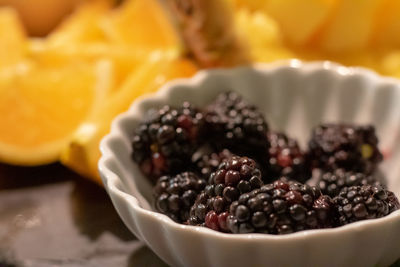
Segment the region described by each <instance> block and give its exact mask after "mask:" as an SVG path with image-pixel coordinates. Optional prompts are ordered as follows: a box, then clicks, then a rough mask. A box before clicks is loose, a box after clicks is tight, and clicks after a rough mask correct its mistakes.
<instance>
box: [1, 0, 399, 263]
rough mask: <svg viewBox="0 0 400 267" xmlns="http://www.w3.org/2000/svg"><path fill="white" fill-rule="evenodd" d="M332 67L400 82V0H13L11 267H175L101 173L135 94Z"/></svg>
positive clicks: (4, 189)
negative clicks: (256, 72) (263, 65)
mask: <svg viewBox="0 0 400 267" xmlns="http://www.w3.org/2000/svg"><path fill="white" fill-rule="evenodd" d="M293 58H296V59H301V60H306V61H312V60H331V61H335V62H338V63H340V64H343V65H346V66H361V67H366V68H369V69H372V70H374V71H376V72H378V73H380V74H383V75H387V76H392V77H394V78H399V77H400V1H398V0H352V1H346V0H284V1H283V0H247V1H246V0H187V1H182V0H125V1H117V0H57V1H54V0H0V114H1V116H0V162H1V163H0V267H3V266H163V263H162V262H161V261H160V260H159V259H158V258H157V256H156V255H154V254H153V253H152V252H151V251H150V250H149V249H147V248H146V247H144V246H143V245H142V243H140V242H139V241H137V240H136V239H135V237H133V236H132V234H130V232H129V231H128V230H127V229H126V228H125V227H124V225H123V224H122V222H121V221H120V219H119V218H118V215H117V214H116V213H115V211H114V209H113V207H112V205H111V203H110V201H109V199H108V197H107V195H106V193H105V192H104V190H103V188H102V185H101V180H100V178H99V175H98V172H97V161H98V159H99V157H100V151H99V149H98V145H99V142H100V140H101V138H102V137H103V136H104V135H105V134H106V133H107V132H108V131H109V126H110V123H111V121H112V119H113V118H114V117H115V116H116V115H118V114H119V113H121V112H123V111H125V110H126V109H127V108H128V107H129V105H130V104H131V103H132V101H134V99H135V98H137V97H138V96H140V95H142V94H146V93H151V92H154V91H156V90H157V89H158V88H159V87H160V86H162V85H163V84H164V83H165V82H167V81H168V80H171V79H174V78H179V77H190V76H192V75H193V74H194V73H195V72H196V71H198V70H199V69H204V68H216V67H235V66H239V65H249V64H252V63H254V62H273V61H276V60H289V59H293Z"/></svg>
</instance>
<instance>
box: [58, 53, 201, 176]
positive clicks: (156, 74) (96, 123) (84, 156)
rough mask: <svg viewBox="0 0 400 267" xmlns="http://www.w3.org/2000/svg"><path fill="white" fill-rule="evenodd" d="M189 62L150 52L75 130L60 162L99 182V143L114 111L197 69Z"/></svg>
mask: <svg viewBox="0 0 400 267" xmlns="http://www.w3.org/2000/svg"><path fill="white" fill-rule="evenodd" d="M196 70H197V69H196V67H195V66H194V65H193V63H192V62H190V61H188V60H184V59H176V57H171V56H168V55H165V54H163V53H159V52H156V53H153V54H152V55H150V57H149V60H148V61H146V62H143V64H142V65H141V67H140V68H138V69H137V70H136V71H134V72H133V73H132V75H130V76H129V77H128V79H127V80H126V81H125V83H124V84H123V85H122V87H121V88H120V89H119V90H117V92H116V93H115V95H114V96H113V97H112V98H110V99H109V101H107V102H106V103H105V105H104V106H103V107H102V108H101V109H99V112H97V113H96V114H95V115H94V116H92V117H91V118H90V119H88V120H87V121H86V122H85V123H83V124H82V125H81V127H80V128H79V129H78V130H77V131H76V132H75V134H74V138H73V140H72V141H71V142H70V143H69V145H68V146H67V147H66V149H65V150H64V152H63V153H62V156H61V162H62V163H63V164H65V165H66V166H68V167H70V168H72V169H73V170H75V171H77V172H78V173H80V174H82V175H84V176H86V177H89V178H91V179H93V180H94V181H96V182H98V183H101V180H100V178H99V174H98V171H97V162H98V160H99V158H100V150H99V143H100V140H101V138H103V136H104V135H106V134H107V133H108V132H109V130H110V124H111V121H112V120H113V119H114V117H115V116H116V115H118V114H119V113H121V112H123V111H125V110H127V109H128V108H129V106H130V105H131V103H132V101H133V100H135V99H136V98H137V97H138V96H141V95H143V94H146V93H151V92H155V91H156V90H157V89H158V88H159V87H160V86H161V85H163V84H164V83H165V82H166V81H168V80H170V79H174V78H178V77H188V76H191V75H193V74H194V73H195V72H196Z"/></svg>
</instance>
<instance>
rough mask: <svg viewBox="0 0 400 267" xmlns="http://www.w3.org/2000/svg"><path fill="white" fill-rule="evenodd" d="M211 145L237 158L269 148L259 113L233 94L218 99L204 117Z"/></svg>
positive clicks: (225, 94)
mask: <svg viewBox="0 0 400 267" xmlns="http://www.w3.org/2000/svg"><path fill="white" fill-rule="evenodd" d="M204 118H205V121H206V124H207V128H208V131H209V134H210V140H211V142H212V143H213V144H214V145H215V146H216V147H217V148H218V149H219V150H221V149H224V148H228V149H229V150H231V151H232V152H233V153H235V154H238V155H241V156H243V155H246V156H256V155H257V153H263V152H264V151H266V150H267V149H268V147H269V144H268V140H267V138H266V135H267V132H268V125H267V123H266V121H265V118H264V116H263V115H262V113H261V112H260V111H259V110H258V109H257V108H256V107H255V106H254V105H251V104H249V103H248V102H246V101H245V100H244V99H243V98H242V97H241V96H240V95H239V94H237V93H235V92H226V93H222V94H220V95H218V96H217V98H216V100H215V101H214V102H213V103H212V104H210V105H209V106H208V107H207V108H206V110H205V115H204Z"/></svg>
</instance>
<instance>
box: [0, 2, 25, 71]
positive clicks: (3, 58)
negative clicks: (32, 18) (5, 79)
mask: <svg viewBox="0 0 400 267" xmlns="http://www.w3.org/2000/svg"><path fill="white" fill-rule="evenodd" d="M25 43H26V34H25V32H24V28H23V26H22V24H21V22H20V20H19V17H18V14H17V13H16V12H15V10H14V9H12V8H0V67H2V66H8V65H12V64H15V63H17V62H19V61H21V60H22V59H23V57H24V53H25Z"/></svg>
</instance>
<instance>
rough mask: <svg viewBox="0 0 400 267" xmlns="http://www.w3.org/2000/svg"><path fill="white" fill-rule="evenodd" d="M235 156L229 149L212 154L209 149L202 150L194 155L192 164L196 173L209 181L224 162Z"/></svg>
mask: <svg viewBox="0 0 400 267" xmlns="http://www.w3.org/2000/svg"><path fill="white" fill-rule="evenodd" d="M233 156H234V155H233V154H232V153H231V152H230V151H229V150H228V149H224V150H222V151H220V152H215V151H214V152H212V149H211V148H209V147H208V148H205V149H204V148H201V149H199V150H198V151H196V152H195V153H194V154H193V156H192V163H193V165H194V169H195V170H196V172H197V173H199V174H200V175H201V176H202V177H203V178H204V179H208V178H209V177H210V175H211V173H213V172H215V171H216V170H217V168H218V166H219V165H220V164H221V163H222V162H223V161H224V160H228V159H229V158H231V157H233Z"/></svg>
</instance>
